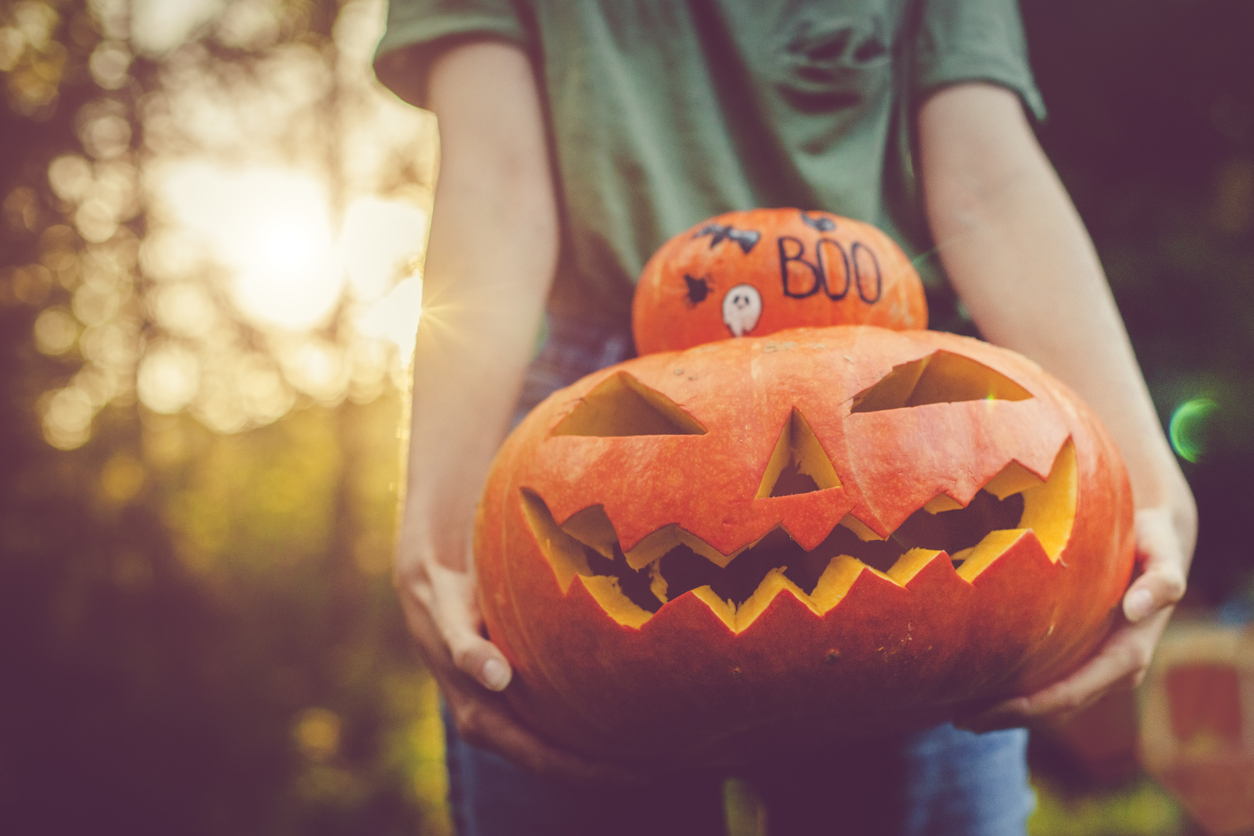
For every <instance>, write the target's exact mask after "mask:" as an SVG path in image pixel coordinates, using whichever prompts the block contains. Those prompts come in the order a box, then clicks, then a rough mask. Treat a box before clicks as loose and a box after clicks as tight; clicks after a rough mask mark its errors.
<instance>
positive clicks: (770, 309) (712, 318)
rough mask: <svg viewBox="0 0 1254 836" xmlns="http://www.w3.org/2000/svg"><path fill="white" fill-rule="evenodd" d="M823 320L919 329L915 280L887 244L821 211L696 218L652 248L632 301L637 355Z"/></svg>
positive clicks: (866, 228) (920, 302) (922, 314)
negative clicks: (706, 219) (686, 229)
mask: <svg viewBox="0 0 1254 836" xmlns="http://www.w3.org/2000/svg"><path fill="white" fill-rule="evenodd" d="M823 325H878V326H880V327H883V328H893V329H900V330H905V329H913V328H926V327H927V303H926V301H925V300H924V295H923V284H922V282H921V281H920V280H919V274H918V273H917V272H916V271H915V269H914V267H913V265H911V263H910V260H909V259H908V258H907V257H906V254H905V253H904V252H902V250H901V248H900V247H899V246H897V244H896V242H894V241H893V240H892V239H891V238H889V237H888V236H887V235H885V234H884V233H883V232H881V231H880V230H878V229H876V228H875V227H874V226H871V225H870V224H866V223H862V222H860V221H855V220H852V219H850V218H842V217H840V216H839V215H833V214H830V213H828V212H806V211H803V210H800V209H753V210H750V211H747V212H729V213H727V214H725V215H719V216H718V217H716V218H711V219H710V220H708V221H703V222H701V223H699V224H697V225H696V226H694V227H693V228H692V229H690V230H688V231H687V232H684V233H681V234H679V235H676V236H675V237H674V238H672V239H670V240H669V241H667V242H666V243H665V244H663V245H662V247H661V248H660V249H658V251H657V252H656V253H654V255H653V258H651V259H650V260H649V263H648V264H646V265H645V268H644V272H643V273H641V275H640V281H639V283H638V284H637V285H636V294H635V297H634V301H633V303H632V331H633V332H634V334H635V338H636V349H637V351H639V352H640V353H641V354H649V353H652V352H654V351H673V350H679V349H684V348H691V347H692V346H694V345H700V344H701V343H706V342H712V341H713V340H720V339H726V338H728V337H743V336H753V337H763V336H767V335H768V334H772V333H774V332H776V331H779V330H781V329H783V328H794V327H799V326H823Z"/></svg>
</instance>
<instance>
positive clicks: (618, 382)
mask: <svg viewBox="0 0 1254 836" xmlns="http://www.w3.org/2000/svg"><path fill="white" fill-rule="evenodd" d="M704 434H705V427H703V426H701V424H699V423H698V422H697V420H696V419H695V418H693V417H692V416H691V415H689V414H688V413H687V412H684V411H683V410H682V409H680V408H679V405H678V404H676V403H675V402H674V401H672V400H671V399H670V398H668V397H666V396H665V395H663V394H662V393H661V392H658V391H656V390H654V389H650V388H649V387H648V386H645V385H644V384H643V383H641V382H640V381H638V380H636V379H635V378H634V377H632V376H631V375H629V374H627V373H626V372H619V373H618V374H616V375H612V376H610V377H608V378H606V379H605V380H603V381H602V382H601V383H600V384H599V385H598V386H597V387H596V388H595V389H593V390H592V391H591V392H589V393H588V394H587V395H585V396H584V397H583V400H581V401H580V402H579V404H578V405H577V406H576V407H575V408H574V409H572V410H571V411H570V414H568V415H567V416H566V417H565V418H563V419H562V420H561V421H560V422H559V423H558V425H557V427H556V428H554V430H553V435H583V436H597V437H601V438H607V437H611V436H629V435H704Z"/></svg>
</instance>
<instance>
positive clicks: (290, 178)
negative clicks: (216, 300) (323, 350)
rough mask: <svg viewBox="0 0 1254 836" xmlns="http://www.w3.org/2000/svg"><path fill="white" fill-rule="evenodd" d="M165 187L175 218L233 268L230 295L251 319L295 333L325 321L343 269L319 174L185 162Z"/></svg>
mask: <svg viewBox="0 0 1254 836" xmlns="http://www.w3.org/2000/svg"><path fill="white" fill-rule="evenodd" d="M160 190H161V194H162V197H163V198H164V200H165V202H166V204H167V206H168V208H169V210H170V212H171V213H172V214H173V215H174V218H175V219H176V221H178V222H180V223H181V225H183V226H185V227H187V228H189V229H191V230H193V231H195V232H196V233H198V234H199V235H200V236H201V237H202V238H204V239H206V240H207V241H208V243H209V244H210V249H211V252H212V253H213V254H214V256H215V257H216V260H219V261H221V262H222V263H223V264H225V265H226V266H228V267H230V268H231V269H232V272H233V273H234V282H233V286H232V288H231V290H232V298H233V300H234V302H235V304H236V306H237V307H238V308H239V309H240V311H241V312H242V313H243V314H244V315H245V316H247V317H248V318H249V319H251V320H253V321H254V322H255V323H256V324H259V325H270V326H276V327H278V328H282V329H286V330H290V331H302V330H306V329H309V328H314V327H317V326H318V325H321V324H323V323H324V322H326V320H327V318H328V317H329V316H330V315H331V313H332V312H333V310H334V309H335V306H336V304H337V303H338V302H339V299H340V295H341V293H342V291H343V287H344V270H343V267H342V262H341V261H340V259H339V258H338V257H337V253H336V248H335V246H334V244H333V240H334V236H333V234H332V231H331V219H330V209H329V203H328V197H327V194H326V189H325V188H324V187H323V186H322V185H321V184H320V183H319V182H318V181H317V180H316V179H315V178H314V177H312V176H310V175H307V174H303V173H300V172H296V171H287V170H282V169H277V168H264V167H253V168H248V169H228V168H224V167H222V166H218V165H214V164H211V163H206V162H185V163H180V164H177V165H175V166H172V167H171V168H170V170H168V171H167V172H165V174H164V177H163V178H162V180H161V187H160Z"/></svg>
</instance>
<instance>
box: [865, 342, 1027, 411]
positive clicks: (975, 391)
mask: <svg viewBox="0 0 1254 836" xmlns="http://www.w3.org/2000/svg"><path fill="white" fill-rule="evenodd" d="M1030 397H1032V393H1031V392H1029V391H1028V390H1027V389H1024V388H1023V387H1022V386H1020V385H1019V384H1018V383H1015V382H1014V381H1013V380H1011V379H1010V378H1008V377H1006V376H1005V375H1004V374H1002V373H1001V372H996V371H993V370H992V369H990V368H989V367H988V366H985V365H984V364H982V363H977V362H976V361H974V360H972V359H970V358H968V357H963V356H962V355H961V354H951V353H950V352H948V351H938V352H936V353H935V354H929V355H928V356H927V357H923V358H921V359H918V360H914V361H912V362H909V363H902V364H901V365H900V366H894V367H893V370H892V371H891V372H889V373H888V374H887V375H886V376H885V377H884V378H883V379H882V380H880V381H879V382H878V383H876V384H875V385H874V386H872V387H871V388H870V389H865V390H863V391H862V392H861V393H860V394H859V395H858V396H857V397H855V398H854V399H853V409H851V410H850V412H879V411H881V410H885V409H901V408H903V407H907V406H923V405H924V404H930V403H955V402H957V401H983V400H994V401H1023V400H1027V399H1028V398H1030Z"/></svg>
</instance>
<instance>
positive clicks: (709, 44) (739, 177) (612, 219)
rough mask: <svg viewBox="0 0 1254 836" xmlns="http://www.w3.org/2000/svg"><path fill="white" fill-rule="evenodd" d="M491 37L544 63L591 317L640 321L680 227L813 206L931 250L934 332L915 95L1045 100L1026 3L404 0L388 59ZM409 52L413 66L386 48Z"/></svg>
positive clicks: (1035, 104)
mask: <svg viewBox="0 0 1254 836" xmlns="http://www.w3.org/2000/svg"><path fill="white" fill-rule="evenodd" d="M479 37H488V38H498V39H503V40H505V41H509V42H512V43H516V44H518V45H519V46H521V47H522V48H524V49H525V50H526V51H527V52H528V53H529V54H530V55H531V56H532V58H533V62H534V64H535V66H536V68H537V72H538V81H539V84H540V88H541V91H542V94H543V96H544V101H545V105H546V107H547V109H548V113H547V116H548V121H549V125H550V139H551V143H552V154H553V159H554V162H555V166H556V174H557V177H558V180H559V184H560V187H559V189H560V200H561V207H562V209H561V211H562V222H563V241H564V249H563V253H562V258H561V266H560V268H559V271H558V275H557V278H556V281H555V288H554V295H553V298H552V299H551V300H550V308H551V309H553V310H555V311H557V312H558V313H565V314H568V315H577V316H581V317H584V318H590V319H602V320H606V321H616V320H621V319H624V318H625V317H627V316H628V312H629V311H630V307H631V294H632V289H633V286H634V282H635V280H636V277H637V276H638V275H639V274H640V270H641V268H642V267H643V266H644V263H645V261H646V260H647V259H648V257H649V256H650V255H651V254H652V253H653V251H654V250H655V249H657V248H658V247H659V246H660V245H661V244H662V243H663V242H664V241H665V240H666V239H667V238H669V237H671V236H672V235H675V234H677V233H679V232H682V231H683V230H685V229H687V228H689V227H691V226H692V225H694V224H696V223H697V222H699V221H701V220H703V219H705V218H708V217H710V216H713V215H717V214H720V213H722V212H727V211H731V210H736V209H750V208H754V207H763V206H797V207H800V208H803V209H825V210H828V211H831V212H835V213H837V214H841V215H847V216H849V217H853V218H857V219H859V220H863V221H868V222H870V223H873V224H875V225H877V226H879V227H880V228H882V229H884V230H885V231H887V232H888V233H889V234H890V235H892V236H893V237H894V238H895V239H896V240H897V241H898V242H899V243H901V244H902V246H903V247H904V248H905V249H906V251H907V252H908V253H910V254H911V255H912V256H915V257H918V256H922V257H918V258H917V259H916V263H917V266H918V267H919V270H920V273H921V274H922V275H923V277H924V282H925V284H926V285H927V286H928V288H929V303H930V305H931V307H932V321H933V327H953V326H954V324H955V323H954V322H953V310H954V309H953V299H952V294H951V293H949V292H948V284H947V282H945V281H944V279H943V277H942V276H941V275H940V268H939V263H938V262H937V260H936V259H935V258H934V257H931V256H930V251H931V249H932V243H931V241H930V240H929V238H928V234H927V230H926V225H925V223H924V222H923V218H922V212H921V206H920V202H919V200H918V195H917V186H916V183H915V180H914V176H913V172H912V168H911V156H912V113H913V111H914V108H915V107H916V106H917V104H918V103H919V102H920V101H921V97H922V96H925V95H926V94H927V93H928V92H929V91H932V90H935V89H937V88H939V87H941V86H944V85H946V84H952V83H955V82H960V81H986V82H992V83H995V84H1000V85H1004V86H1006V87H1008V88H1010V89H1011V90H1014V91H1015V92H1017V93H1018V94H1019V95H1020V97H1021V98H1022V99H1023V101H1024V102H1025V104H1026V105H1027V107H1028V108H1029V109H1030V110H1031V111H1032V112H1033V113H1034V114H1036V115H1037V116H1038V117H1040V116H1043V114H1044V108H1043V105H1042V103H1041V99H1040V94H1039V93H1038V92H1037V89H1036V86H1035V84H1034V82H1033V79H1032V73H1031V70H1030V68H1029V66H1028V62H1027V57H1026V47H1025V44H1024V38H1023V31H1022V23H1021V21H1020V18H1019V10H1018V6H1017V5H1016V2H1015V0H847V1H846V2H830V1H829V2H804V0H791V2H790V1H789V0H687V2H678V1H677V0H669V2H668V0H513V2H511V0H391V5H390V8H389V9H388V24H387V32H386V34H385V35H384V37H383V40H382V41H381V42H380V44H379V47H378V52H377V55H376V59H375V70H376V72H377V73H378V76H379V78H380V80H381V81H382V82H383V83H384V84H389V85H394V86H395V85H397V82H399V81H401V79H400V78H399V76H398V75H397V74H398V73H400V72H406V73H408V74H409V75H410V77H409V78H406V79H404V81H405V85H404V86H405V87H406V88H407V89H411V90H413V89H418V90H421V89H424V88H425V78H423V77H422V76H423V75H425V72H426V68H427V67H428V66H429V65H430V60H431V58H432V57H433V56H434V55H435V54H436V53H437V52H438V50H439V49H441V48H442V47H444V46H447V45H449V44H450V43H453V42H456V41H457V40H464V39H467V38H479ZM405 47H410V48H413V50H414V51H413V52H411V53H409V55H408V56H407V58H408V59H409V60H408V61H406V62H400V61H396V60H394V59H391V58H389V55H390V54H391V53H393V52H394V51H396V50H400V49H402V48H405ZM415 59H416V60H415ZM415 74H417V76H418V77H416V78H415V77H414V75H415ZM414 103H415V104H418V105H421V104H422V102H421V101H416V102H414Z"/></svg>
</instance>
